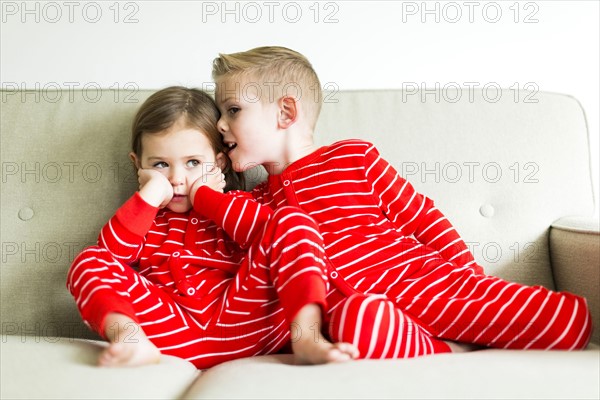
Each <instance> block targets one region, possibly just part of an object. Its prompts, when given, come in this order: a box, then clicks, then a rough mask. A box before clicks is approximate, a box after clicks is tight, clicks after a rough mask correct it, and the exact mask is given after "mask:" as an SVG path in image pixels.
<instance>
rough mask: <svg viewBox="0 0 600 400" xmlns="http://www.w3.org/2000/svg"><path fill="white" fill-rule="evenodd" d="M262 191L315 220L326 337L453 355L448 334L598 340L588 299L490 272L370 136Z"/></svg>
mask: <svg viewBox="0 0 600 400" xmlns="http://www.w3.org/2000/svg"><path fill="white" fill-rule="evenodd" d="M253 195H254V197H255V198H256V199H257V200H258V201H259V202H261V203H264V204H266V205H269V206H270V207H272V208H274V209H277V208H279V207H282V206H296V207H299V208H301V209H303V210H304V211H305V212H307V213H308V214H309V215H310V216H311V217H312V218H314V219H315V220H316V221H317V224H318V226H319V229H320V231H321V234H322V235H323V239H324V243H325V252H326V255H327V257H328V259H329V261H328V263H329V264H328V265H329V267H328V268H329V273H330V282H331V283H332V285H331V290H330V291H329V292H328V295H327V300H328V305H329V310H330V315H329V317H330V318H331V323H330V326H329V333H330V335H331V337H332V339H333V340H335V341H339V340H343V341H348V342H352V343H355V344H356V345H357V346H358V347H359V350H360V352H361V357H364V358H393V357H413V356H419V355H424V354H432V353H439V352H447V351H450V349H449V347H448V345H447V344H445V343H444V342H443V341H441V340H439V339H445V340H453V341H461V342H468V343H475V344H479V345H482V346H490V347H499V348H518V349H524V348H531V349H579V348H583V347H585V346H586V344H587V342H588V341H589V338H590V334H591V318H590V314H589V310H588V308H587V304H586V301H585V300H584V299H583V298H580V297H577V296H574V295H572V294H569V293H556V292H552V291H550V290H547V289H545V288H543V287H538V286H536V287H528V286H523V285H520V284H516V283H510V282H506V281H503V280H501V279H499V278H496V277H492V276H487V275H485V274H484V273H483V269H482V268H481V267H480V266H479V265H477V264H476V263H475V260H474V258H473V256H472V255H471V253H470V252H469V250H468V248H467V246H466V244H465V243H464V242H463V240H462V239H461V238H460V236H459V235H458V233H457V232H456V230H455V229H454V228H453V227H452V225H451V224H450V222H449V221H448V220H447V219H446V218H445V217H444V215H443V214H442V213H441V212H440V211H439V210H438V209H437V208H435V206H434V204H433V202H432V201H431V200H430V199H428V198H427V197H425V196H423V195H421V194H419V193H417V192H416V191H415V190H414V188H413V187H412V185H411V184H410V183H409V182H408V181H406V180H405V179H403V178H402V177H400V176H399V175H398V173H397V172H396V170H395V169H394V168H393V167H392V166H391V165H390V164H389V163H388V162H386V161H385V160H384V159H382V158H381V156H380V155H379V153H378V151H377V149H376V148H375V147H374V146H373V145H372V144H370V143H367V142H364V141H360V140H347V141H341V142H337V143H334V144H333V145H330V146H327V147H322V148H320V149H319V150H317V151H315V152H313V153H312V154H310V155H308V156H306V157H304V158H302V159H300V160H298V161H296V162H294V163H292V164H291V165H289V166H288V167H287V168H286V169H285V170H284V171H283V173H281V174H280V175H271V176H269V180H268V182H265V183H263V184H261V185H259V186H258V187H257V188H255V190H254V191H253Z"/></svg>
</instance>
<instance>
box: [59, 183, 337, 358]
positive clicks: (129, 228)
mask: <svg viewBox="0 0 600 400" xmlns="http://www.w3.org/2000/svg"><path fill="white" fill-rule="evenodd" d="M200 211H201V212H200ZM213 221H216V222H213ZM221 227H223V228H221ZM238 243H239V244H238ZM132 267H136V268H137V269H138V271H139V272H138V271H136V270H134V269H133V268H132ZM67 287H68V288H69V290H70V291H71V293H72V294H73V296H74V297H75V300H76V303H77V306H78V308H79V310H80V312H81V315H82V317H83V319H84V321H86V323H87V324H88V325H90V326H91V327H92V328H93V329H94V330H96V331H97V332H98V333H100V334H101V335H102V336H105V332H106V330H105V329H113V328H112V327H110V326H109V327H106V326H104V325H103V322H104V318H105V317H106V315H107V314H108V313H110V312H118V313H122V314H125V315H127V316H129V317H130V318H132V319H133V320H134V321H136V322H137V323H138V324H139V325H140V326H141V327H142V329H143V330H144V333H146V335H147V336H148V337H149V339H150V340H151V341H152V342H153V343H154V344H155V345H156V346H157V347H158V348H159V350H160V351H161V352H162V353H164V354H170V355H175V356H178V357H181V358H184V359H187V360H189V361H191V362H192V363H194V364H195V365H196V366H197V367H198V368H209V367H211V366H213V365H215V364H218V363H221V362H224V361H227V360H231V359H236V358H240V357H246V356H252V355H258V354H268V353H273V352H276V351H278V350H280V349H281V348H282V347H283V346H284V345H286V344H288V343H289V340H290V323H291V321H292V320H293V318H294V316H295V314H296V313H297V311H298V310H299V309H300V308H301V307H303V306H304V305H306V304H309V303H317V304H320V305H321V306H322V307H323V308H325V306H326V300H325V296H326V292H327V270H326V264H325V262H324V253H323V244H322V239H321V236H320V234H319V232H318V229H317V227H316V225H315V223H314V221H313V220H312V219H311V218H309V217H308V216H307V215H306V214H304V213H303V212H301V211H300V210H298V209H297V208H293V207H285V208H281V209H279V210H276V211H275V212H273V211H272V210H271V209H270V208H268V207H264V206H261V205H260V204H258V203H257V202H256V201H254V200H252V199H251V198H250V195H249V194H248V193H244V192H235V193H231V192H229V193H227V194H221V193H216V192H214V191H212V190H211V189H208V188H206V187H203V188H200V189H199V190H198V193H197V195H196V198H195V203H194V209H192V210H190V211H189V212H188V213H185V214H181V213H174V212H171V211H169V210H158V209H157V208H155V207H152V206H150V205H149V204H147V203H146V202H144V200H143V199H142V198H141V197H140V196H139V194H138V193H136V194H135V195H134V196H133V197H131V198H130V199H129V200H128V201H127V202H126V203H125V204H124V205H123V206H122V207H121V208H120V209H119V210H118V211H117V213H116V214H115V215H114V216H113V217H112V218H111V219H110V221H109V222H108V223H107V224H106V225H105V226H104V227H103V228H102V231H101V233H100V235H99V239H98V246H93V247H90V248H87V249H85V250H84V251H83V252H82V253H81V254H79V255H78V256H77V257H76V259H75V260H74V261H73V264H72V265H71V268H70V270H69V274H68V278H67ZM298 293H302V296H298V295H297V294H298Z"/></svg>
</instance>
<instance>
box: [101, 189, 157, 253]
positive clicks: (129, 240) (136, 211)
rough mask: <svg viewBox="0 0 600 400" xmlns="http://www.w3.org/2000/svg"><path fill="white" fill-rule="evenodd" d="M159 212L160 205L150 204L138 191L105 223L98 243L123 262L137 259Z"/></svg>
mask: <svg viewBox="0 0 600 400" xmlns="http://www.w3.org/2000/svg"><path fill="white" fill-rule="evenodd" d="M157 212H158V207H154V206H152V205H150V204H148V203H147V202H146V201H145V200H144V198H143V197H142V196H141V195H140V192H136V193H135V194H134V195H133V196H131V198H130V199H129V200H127V201H126V202H125V203H124V204H123V205H122V206H121V207H120V208H119V209H118V210H117V212H116V213H115V215H114V216H113V217H112V218H111V219H110V220H109V221H108V223H107V224H106V225H104V227H103V228H102V230H101V231H100V235H99V236H98V245H99V246H100V247H103V248H105V249H107V250H108V251H109V252H110V253H111V254H112V255H113V256H114V257H115V258H116V259H118V260H119V261H121V262H123V263H126V264H131V263H133V262H135V261H137V259H138V255H139V253H140V251H141V249H142V245H143V242H144V237H145V236H146V234H147V233H148V231H149V230H150V228H151V226H152V224H153V223H154V219H155V218H156V214H157Z"/></svg>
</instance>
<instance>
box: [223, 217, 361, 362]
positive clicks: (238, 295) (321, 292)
mask: <svg viewBox="0 0 600 400" xmlns="http://www.w3.org/2000/svg"><path fill="white" fill-rule="evenodd" d="M327 289H328V283H327V270H326V266H325V262H324V251H323V243H322V238H321V235H320V233H319V231H318V228H317V226H316V223H315V222H314V221H313V220H312V218H310V217H309V216H308V215H306V214H305V213H304V212H302V211H301V210H300V209H297V208H294V207H281V208H279V209H277V210H276V211H275V212H274V214H273V217H272V218H271V220H270V221H269V222H268V223H267V224H266V226H265V231H264V233H263V235H262V236H261V237H260V238H258V239H257V241H256V242H255V243H253V244H252V245H251V247H250V249H249V252H248V258H247V262H246V263H244V265H242V267H241V268H240V271H239V273H238V274H237V276H236V278H235V283H234V284H233V285H232V286H231V290H230V291H229V293H228V294H227V300H226V304H227V309H225V310H224V312H223V313H222V314H221V316H220V317H219V322H218V324H217V325H220V326H230V325H231V324H232V323H233V321H235V320H236V318H235V317H236V315H240V314H242V313H246V315H247V318H248V320H250V321H251V320H252V319H253V318H255V319H256V318H260V316H261V313H262V314H263V315H265V316H270V318H269V319H267V320H265V319H264V318H263V321H262V322H263V324H264V323H265V322H269V323H270V325H271V326H272V328H271V331H272V330H273V329H275V328H276V329H277V330H281V329H283V330H284V332H280V338H279V340H278V341H277V342H273V346H271V347H268V346H265V347H264V350H263V351H262V352H261V353H260V354H266V353H270V352H274V351H277V350H278V349H279V348H281V347H282V346H283V345H284V344H285V343H286V342H289V341H290V340H291V344H292V348H293V350H294V352H295V354H296V355H297V358H298V359H299V361H300V362H308V363H320V362H327V361H342V359H347V358H348V357H347V356H349V357H350V358H353V357H352V355H353V354H354V353H355V349H354V348H353V347H352V346H346V345H344V344H332V343H330V342H329V341H327V340H326V339H325V338H324V337H323V336H322V334H321V328H322V318H321V313H323V312H324V311H325V310H326V307H327V304H326V300H325V297H326V293H327ZM257 304H258V306H257ZM269 309H271V310H272V311H270V312H269V311H268V310H269ZM316 311H318V312H316ZM231 313H234V314H233V315H232V314H231ZM340 353H343V354H340ZM344 354H345V355H344ZM338 355H341V356H340V357H338Z"/></svg>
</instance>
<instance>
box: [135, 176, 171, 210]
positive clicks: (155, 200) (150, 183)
mask: <svg viewBox="0 0 600 400" xmlns="http://www.w3.org/2000/svg"><path fill="white" fill-rule="evenodd" d="M138 182H139V183H140V196H142V198H143V199H144V200H145V201H146V203H148V204H150V205H152V206H154V207H158V208H163V207H166V205H167V204H169V202H170V201H171V199H172V198H173V186H172V185H171V183H170V182H169V180H168V179H167V177H166V176H164V175H163V174H161V173H160V172H158V171H156V170H154V169H143V168H140V169H138Z"/></svg>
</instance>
